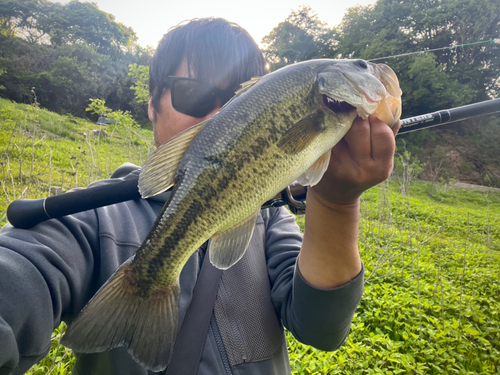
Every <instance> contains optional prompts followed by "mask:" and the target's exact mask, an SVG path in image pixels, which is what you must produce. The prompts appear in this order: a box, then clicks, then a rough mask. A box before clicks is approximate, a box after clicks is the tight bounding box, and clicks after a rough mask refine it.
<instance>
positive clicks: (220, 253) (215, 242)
mask: <svg viewBox="0 0 500 375" xmlns="http://www.w3.org/2000/svg"><path fill="white" fill-rule="evenodd" d="M259 212H260V209H259V210H258V211H256V212H255V213H254V214H252V215H250V216H249V217H247V218H246V219H245V220H243V221H242V222H241V223H239V224H238V225H236V226H235V227H233V228H231V229H229V230H228V231H225V232H222V233H219V234H216V235H215V236H213V237H212V238H211V239H210V243H209V246H208V249H209V250H208V252H209V255H210V262H212V264H213V265H214V266H215V267H217V268H219V269H221V270H227V269H228V268H229V267H231V266H232V265H234V264H235V263H236V262H238V261H239V260H240V259H241V257H243V254H245V250H246V249H247V247H248V244H249V243H250V239H251V238H252V234H253V230H254V229H255V223H256V222H257V217H258V216H259Z"/></svg>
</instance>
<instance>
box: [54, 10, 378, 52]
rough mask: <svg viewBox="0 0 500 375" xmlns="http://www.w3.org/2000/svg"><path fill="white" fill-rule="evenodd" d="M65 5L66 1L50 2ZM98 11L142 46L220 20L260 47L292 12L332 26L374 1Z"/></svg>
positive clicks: (154, 43)
mask: <svg viewBox="0 0 500 375" xmlns="http://www.w3.org/2000/svg"><path fill="white" fill-rule="evenodd" d="M50 1H52V2H59V3H67V2H68V1H69V0H50ZM92 2H95V3H97V5H98V7H99V9H100V10H102V11H105V12H107V13H111V14H113V15H114V16H115V17H116V18H115V19H116V21H118V22H120V23H123V24H124V25H126V26H129V27H132V29H133V30H134V31H135V33H136V34H137V36H138V38H139V44H140V45H142V46H146V45H148V44H149V45H151V46H153V47H154V48H156V44H157V43H158V41H159V40H160V39H161V37H162V36H163V34H165V33H166V32H167V30H168V29H169V28H170V27H172V26H175V25H177V24H178V23H180V22H182V21H184V20H188V19H191V18H195V17H197V18H202V17H210V16H213V17H222V18H226V19H227V20H229V21H232V22H236V23H238V24H239V25H240V26H242V27H243V28H245V29H246V30H247V31H248V32H249V33H250V34H251V35H252V37H253V38H254V39H255V41H256V42H257V43H259V44H260V42H261V40H262V38H263V37H264V36H265V35H267V34H269V33H270V32H271V30H272V29H273V28H275V27H276V26H278V24H279V23H280V22H283V21H284V20H285V18H286V17H288V15H289V14H290V13H291V11H292V10H298V9H299V7H300V6H301V5H306V6H310V7H311V8H312V10H313V11H314V12H315V13H316V14H317V15H318V18H319V19H320V20H321V21H323V22H326V23H327V24H328V26H330V27H332V26H335V25H338V24H339V23H340V22H341V21H342V16H343V15H344V12H345V10H346V9H347V8H350V7H352V6H355V5H356V4H360V5H368V4H373V3H374V2H375V0H254V1H237V0H232V1H229V0H212V1H209V0H208V1H207V0H188V1H186V0H170V1H168V0H141V1H137V0H93V1H92Z"/></svg>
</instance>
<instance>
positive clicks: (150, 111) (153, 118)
mask: <svg viewBox="0 0 500 375" xmlns="http://www.w3.org/2000/svg"><path fill="white" fill-rule="evenodd" d="M152 100H153V98H149V103H148V117H149V121H151V122H155V121H156V112H155V108H154V107H153V104H152V103H151V101H152Z"/></svg>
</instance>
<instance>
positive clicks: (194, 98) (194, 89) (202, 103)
mask: <svg viewBox="0 0 500 375" xmlns="http://www.w3.org/2000/svg"><path fill="white" fill-rule="evenodd" d="M165 85H166V86H168V87H170V93H171V97H172V107H174V109H175V110H177V111H179V112H182V113H185V114H186V115H189V116H193V117H204V116H205V115H206V114H207V113H209V112H210V111H211V110H212V109H213V108H214V105H215V100H216V99H217V98H221V99H222V105H224V104H225V103H226V102H227V101H228V100H229V99H231V98H232V97H233V96H234V90H230V89H225V90H223V89H220V88H218V87H215V86H212V85H210V84H208V83H205V82H203V81H199V80H197V79H194V78H186V77H175V76H168V77H167V79H166V81H165Z"/></svg>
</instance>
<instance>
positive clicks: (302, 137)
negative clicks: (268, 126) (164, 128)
mask: <svg viewBox="0 0 500 375" xmlns="http://www.w3.org/2000/svg"><path fill="white" fill-rule="evenodd" d="M324 118H325V114H324V113H323V112H318V113H315V114H312V115H309V116H306V117H304V118H302V119H301V120H299V121H298V122H297V123H295V124H293V125H292V126H291V127H290V129H288V130H287V131H286V132H285V134H283V137H282V138H281V140H280V141H279V142H278V147H279V148H281V149H282V150H283V151H284V152H286V153H287V154H296V153H298V152H300V151H302V150H303V149H305V148H306V147H307V146H309V144H310V143H311V142H312V141H313V140H314V139H315V138H316V136H317V135H319V134H320V133H321V132H322V131H323V129H324V122H323V120H324Z"/></svg>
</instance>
